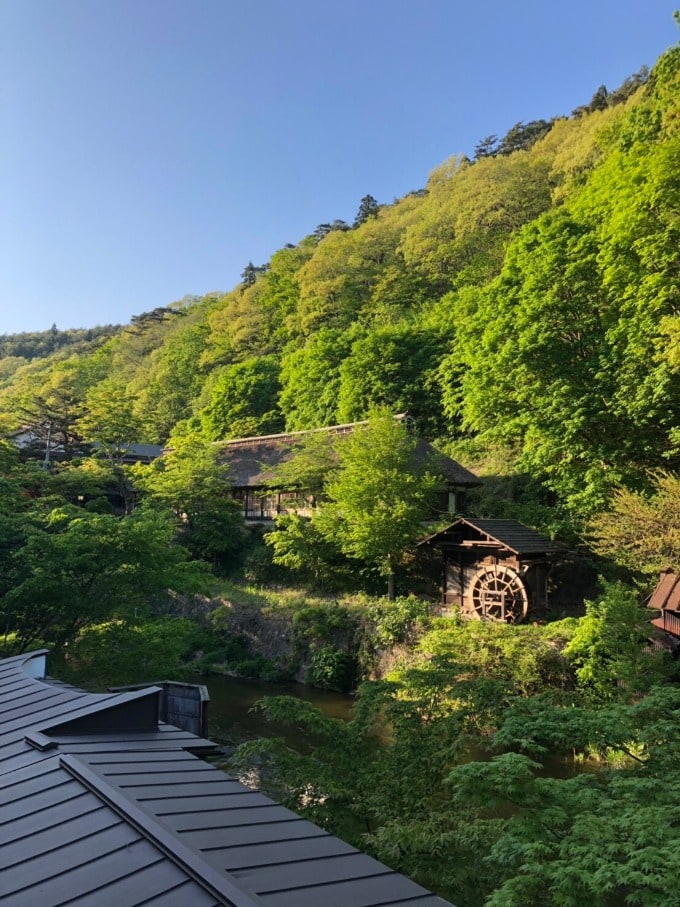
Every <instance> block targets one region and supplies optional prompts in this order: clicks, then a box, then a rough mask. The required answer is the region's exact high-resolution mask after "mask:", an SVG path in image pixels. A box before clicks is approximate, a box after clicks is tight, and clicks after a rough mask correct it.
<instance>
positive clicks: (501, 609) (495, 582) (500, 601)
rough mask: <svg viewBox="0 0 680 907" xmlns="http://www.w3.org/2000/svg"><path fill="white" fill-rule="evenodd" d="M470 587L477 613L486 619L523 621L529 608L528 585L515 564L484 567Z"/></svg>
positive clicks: (475, 612) (474, 608) (477, 615)
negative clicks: (514, 568) (514, 567)
mask: <svg viewBox="0 0 680 907" xmlns="http://www.w3.org/2000/svg"><path fill="white" fill-rule="evenodd" d="M470 590H471V599H472V607H473V610H474V615H475V616H476V617H479V618H480V619H482V620H495V621H504V622H505V623H509V624H513V623H519V622H520V621H522V620H524V618H525V617H526V614H527V611H528V610H529V597H528V595H527V589H526V586H525V585H524V582H523V580H522V577H521V576H520V575H519V573H517V571H516V570H513V569H512V567H503V566H500V565H495V566H493V567H483V568H482V569H481V570H480V571H479V572H478V573H477V574H476V575H475V576H474V578H473V580H472V583H471V586H470Z"/></svg>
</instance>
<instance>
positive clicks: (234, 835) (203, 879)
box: [0, 651, 447, 907]
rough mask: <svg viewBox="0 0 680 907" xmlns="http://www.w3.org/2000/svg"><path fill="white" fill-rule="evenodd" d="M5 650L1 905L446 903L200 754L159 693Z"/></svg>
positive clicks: (0, 724) (201, 748) (0, 722)
mask: <svg viewBox="0 0 680 907" xmlns="http://www.w3.org/2000/svg"><path fill="white" fill-rule="evenodd" d="M45 655H46V653H45V652H44V651H40V652H36V653H30V654H28V655H22V656H17V657H15V658H10V659H5V660H3V661H0V788H2V806H0V829H1V830H0V835H2V842H3V846H2V856H3V860H2V863H1V864H0V902H1V903H2V904H3V907H36V905H39V907H58V905H65V904H67V903H68V904H69V905H80V907H108V905H110V907H132V905H142V904H144V905H159V907H160V905H162V907H189V905H191V907H213V905H231V907H258V905H259V907H318V905H320V904H323V905H324V907H378V905H383V907H384V905H391V904H393V905H403V907H406V905H418V907H446V904H447V902H446V901H443V900H442V899H441V898H438V897H436V896H435V895H433V894H431V893H430V892H428V891H426V890H425V889H423V888H421V887H420V886H419V885H416V884H415V883H414V882H412V881H410V880H409V879H407V878H405V877H404V876H402V875H400V874H399V873H396V872H394V871H393V870H391V869H388V867H386V866H384V865H383V864H381V863H378V862H377V861H376V860H373V859H372V858H370V857H368V856H366V855H365V854H363V853H361V852H360V851H358V850H356V849H355V848H353V847H351V846H350V845H348V844H346V843H345V842H343V841H341V840H340V839H338V838H335V837H334V836H332V835H330V834H328V833H327V832H325V831H323V830H322V829H320V828H318V827H317V826H315V825H313V824H312V823H310V822H307V821H306V820H304V819H302V818H300V817H299V816H297V815H296V814H295V813H293V812H291V811H290V810H288V809H285V808H284V807H282V806H280V805H279V804H277V803H275V802H274V801H272V800H270V799H269V798H268V797H265V796H264V795H262V794H260V793H259V792H258V791H255V790H251V789H250V788H248V787H246V786H244V785H243V784H241V783H240V782H239V781H237V780H235V779H234V778H232V777H230V776H229V775H227V774H225V773H224V772H222V771H220V770H219V769H217V768H214V767H213V766H211V765H209V764H208V763H206V762H204V761H203V760H202V759H200V758H198V756H197V755H195V754H194V753H204V754H205V753H208V752H211V751H213V750H214V749H215V746H214V744H212V743H211V742H210V741H208V740H204V739H202V738H199V737H194V736H193V735H191V734H188V733H186V732H184V731H181V730H179V729H177V728H173V727H172V726H171V725H164V724H162V723H159V722H158V721H157V714H158V713H157V696H158V691H157V690H156V689H154V688H152V689H151V690H143V691H134V692H128V693H118V694H92V693H85V692H82V691H79V690H75V689H73V688H69V687H67V686H64V685H59V684H56V685H55V684H51V683H49V682H46V681H45V679H44V677H43V674H44V668H45Z"/></svg>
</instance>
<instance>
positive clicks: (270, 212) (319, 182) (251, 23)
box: [0, 0, 680, 334]
mask: <svg viewBox="0 0 680 907" xmlns="http://www.w3.org/2000/svg"><path fill="white" fill-rule="evenodd" d="M675 2H676V3H677V0H675ZM678 5H680V4H678ZM673 9H674V4H673V2H670V3H669V2H667V0H571V2H567V3H556V2H553V0H514V2H508V0H503V2H501V0H485V2H479V3H471V2H470V0H465V2H463V0H239V2H237V0H0V133H1V135H2V140H1V141H0V334H5V333H14V332H20V331H42V330H48V329H49V328H50V327H51V326H52V325H53V324H56V325H57V327H58V328H60V329H66V328H75V327H92V326H94V325H98V324H126V323H128V322H129V320H130V318H131V317H132V316H133V315H137V314H141V313H142V312H146V311H149V310H151V309H154V308H156V307H158V306H164V305H168V304H170V303H171V302H173V301H175V300H178V299H181V298H182V297H184V296H185V295H187V294H191V295H204V294H205V293H210V292H214V291H218V290H229V289H231V288H232V287H233V286H234V285H235V284H237V283H238V282H239V279H240V275H241V272H242V271H243V269H244V267H245V266H246V265H247V264H248V262H249V261H252V262H254V263H255V264H262V263H264V262H266V261H267V260H268V259H269V258H270V256H271V255H272V253H273V252H275V251H276V250H277V249H279V248H281V247H282V246H283V245H285V244H286V243H288V242H291V243H297V242H299V241H300V240H301V239H302V238H303V237H304V236H306V235H307V234H309V233H311V232H312V231H313V230H314V229H315V227H316V226H317V225H318V224H320V223H326V222H329V221H332V220H334V219H336V218H341V219H343V220H346V221H348V222H350V223H351V222H352V221H353V219H354V217H355V215H356V212H357V209H358V207H359V202H360V200H361V198H362V197H363V196H365V195H367V194H371V195H373V196H374V197H375V198H376V199H377V200H378V201H379V202H380V203H390V202H392V201H394V199H395V198H399V197H400V196H402V195H405V194H406V193H407V192H410V191H412V190H414V189H419V188H422V187H423V186H424V185H425V183H426V181H427V177H428V174H429V172H430V171H431V170H432V169H433V168H434V167H436V166H437V165H438V164H440V163H442V162H443V161H444V160H446V159H447V158H449V157H450V156H451V155H453V154H461V153H464V154H468V155H470V156H472V154H473V152H474V148H475V145H476V144H477V143H478V142H479V141H480V139H482V138H484V137H485V136H488V135H491V134H496V135H498V136H503V135H504V134H505V132H507V130H508V129H509V128H510V127H511V126H513V125H514V124H515V123H517V122H520V121H521V122H528V121H531V120H536V119H548V118H550V117H553V116H557V115H564V114H569V113H570V112H571V111H572V110H573V109H574V108H575V107H577V106H579V105H580V104H584V103H587V102H588V101H589V100H590V98H591V97H592V95H593V94H594V93H595V91H596V90H597V88H598V87H599V86H600V85H602V84H604V85H606V86H607V87H608V88H609V89H613V88H616V87H617V86H618V85H620V84H621V82H623V80H624V79H625V78H626V77H627V76H629V75H631V74H632V73H634V72H636V71H637V70H638V69H639V68H640V67H641V66H642V65H648V66H650V67H651V66H652V65H653V64H654V62H655V61H656V60H657V58H658V57H659V56H660V54H661V53H663V51H664V50H666V49H667V48H669V47H671V46H672V45H674V44H675V43H676V42H677V40H678V39H679V38H680V33H679V32H678V27H677V25H676V24H675V22H674V20H673V15H672V14H673Z"/></svg>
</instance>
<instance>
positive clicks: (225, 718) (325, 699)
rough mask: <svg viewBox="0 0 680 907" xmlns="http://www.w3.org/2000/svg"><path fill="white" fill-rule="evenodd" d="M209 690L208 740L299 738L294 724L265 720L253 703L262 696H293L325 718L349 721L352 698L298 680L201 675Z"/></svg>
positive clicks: (233, 742)
mask: <svg viewBox="0 0 680 907" xmlns="http://www.w3.org/2000/svg"><path fill="white" fill-rule="evenodd" d="M201 682H202V683H204V684H205V686H206V687H207V688H208V692H209V693H210V703H209V705H208V725H209V736H210V739H211V740H214V741H215V742H216V743H220V744H223V745H226V746H234V745H236V744H238V743H242V742H243V741H244V740H252V739H253V738H255V737H278V736H282V737H285V738H286V739H287V740H289V741H290V742H291V743H296V742H299V741H300V740H302V739H303V735H301V734H299V733H297V732H296V731H295V729H294V728H290V727H288V726H285V727H283V726H280V725H276V724H274V723H273V722H271V721H267V720H266V718H265V717H264V715H263V714H262V712H260V711H258V710H256V709H254V708H253V707H254V706H255V704H256V703H257V702H259V700H261V699H263V698H264V697H265V696H296V697H297V698H298V699H304V700H305V701H306V702H311V703H312V705H314V706H316V707H317V708H318V709H321V711H322V712H323V713H324V715H327V716H328V717H329V718H340V719H342V720H343V721H349V720H350V718H351V717H352V706H353V705H354V700H353V698H352V697H351V696H347V695H345V694H343V693H333V692H330V691H326V690H318V689H315V688H314V687H307V686H304V685H303V684H301V683H265V682H258V681H247V680H237V679H236V678H234V677H225V676H223V675H221V674H220V675H217V674H216V675H213V676H210V677H208V678H202V679H201Z"/></svg>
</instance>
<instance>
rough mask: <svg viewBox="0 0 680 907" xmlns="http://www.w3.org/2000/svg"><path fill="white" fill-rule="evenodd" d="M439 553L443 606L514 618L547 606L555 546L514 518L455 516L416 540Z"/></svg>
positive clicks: (466, 613) (469, 613)
mask: <svg viewBox="0 0 680 907" xmlns="http://www.w3.org/2000/svg"><path fill="white" fill-rule="evenodd" d="M420 544H421V545H423V546H428V547H434V548H438V549H439V550H440V551H441V552H442V609H443V612H444V613H452V612H454V611H459V612H460V613H461V614H462V615H463V616H465V617H470V618H477V619H484V620H494V621H505V622H508V623H513V622H517V621H521V620H523V619H524V618H525V617H526V616H527V614H528V613H529V612H530V611H531V612H534V613H539V614H540V613H541V612H543V611H545V609H546V608H547V606H548V574H549V571H550V567H551V564H552V563H553V561H554V559H555V555H556V554H557V553H558V552H559V551H560V550H561V548H560V546H558V545H556V544H555V543H554V542H551V540H550V539H549V538H547V537H546V536H543V535H540V534H539V533H538V532H535V531H534V530H533V529H529V528H528V527H527V526H524V525H523V524H522V523H518V522H517V521H516V520H484V519H481V520H478V519H460V520H456V522H455V523H452V524H451V525H450V526H447V527H446V529H442V530H441V531H440V532H437V533H435V534H434V535H431V536H430V537H429V538H427V539H425V540H424V541H422V542H421V543H420Z"/></svg>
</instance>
